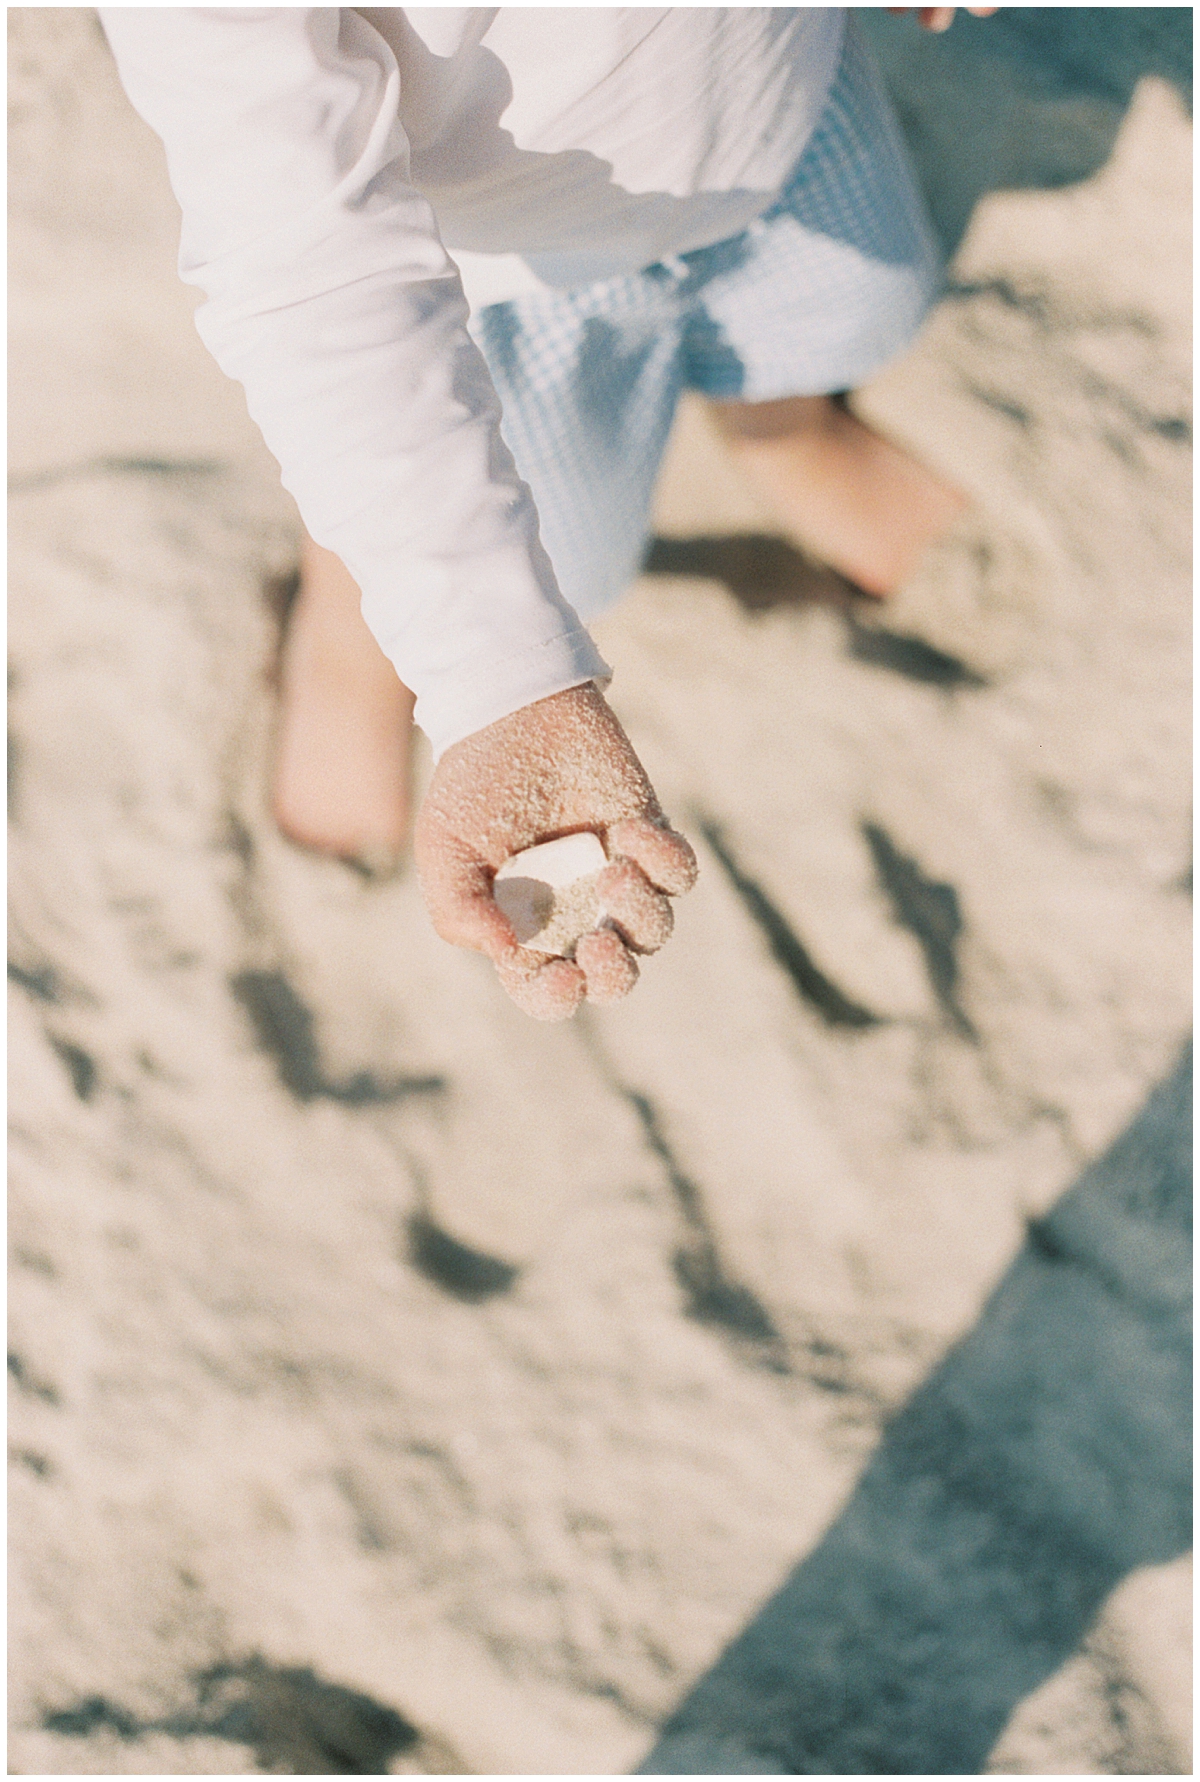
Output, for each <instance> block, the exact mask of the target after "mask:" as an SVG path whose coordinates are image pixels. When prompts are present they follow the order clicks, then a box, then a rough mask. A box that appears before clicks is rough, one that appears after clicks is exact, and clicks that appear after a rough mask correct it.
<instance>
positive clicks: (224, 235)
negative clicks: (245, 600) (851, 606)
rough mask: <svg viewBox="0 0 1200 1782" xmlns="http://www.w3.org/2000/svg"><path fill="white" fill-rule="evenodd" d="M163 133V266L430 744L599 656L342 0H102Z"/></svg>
mask: <svg viewBox="0 0 1200 1782" xmlns="http://www.w3.org/2000/svg"><path fill="white" fill-rule="evenodd" d="M101 19H102V22H103V25H104V29H105V32H106V34H107V37H108V40H109V43H110V44H111V46H112V50H113V53H114V56H115V58H116V62H117V67H118V71H119V73H120V76H121V79H122V82H123V84H124V86H125V89H126V92H127V93H128V95H129V97H130V99H131V101H132V103H133V105H134V107H135V108H136V110H137V111H138V112H139V113H140V114H141V116H142V117H143V118H144V119H145V120H146V122H147V123H148V124H149V125H150V126H151V128H152V129H154V130H155V131H156V132H157V133H158V135H159V136H160V137H161V138H162V139H163V142H164V145H165V147H166V151H167V163H168V169H169V172H170V177H171V183H172V186H173V188H174V191H175V195H176V197H177V199H178V201H179V204H180V207H181V209H182V212H183V231H182V238H181V245H180V257H179V270H180V274H181V276H182V277H183V278H184V279H185V280H187V281H188V282H189V283H193V284H196V285H199V286H200V287H201V289H202V290H203V291H204V293H205V296H206V298H207V301H206V302H205V303H204V304H202V305H201V307H200V309H199V310H198V311H197V317H196V323H197V327H198V329H199V332H200V335H201V338H202V339H203V341H204V342H205V344H206V346H207V347H208V348H209V350H210V351H211V352H212V354H213V356H214V357H215V358H216V360H217V362H218V364H219V365H220V366H221V368H222V370H224V371H225V372H226V373H228V374H229V376H231V377H234V378H236V379H237V380H238V381H239V382H240V383H241V384H242V385H243V386H244V388H245V391H246V399H247V404H248V406H249V410H250V413H251V415H252V416H253V418H254V420H255V421H256V422H257V424H258V426H259V427H260V428H261V430H262V433H263V437H264V439H265V440H266V442H267V445H268V446H269V448H270V450H271V451H272V452H273V453H274V455H275V456H276V458H277V459H278V460H279V463H280V466H281V469H282V472H283V481H284V484H285V486H286V487H287V488H288V489H289V490H290V492H291V493H292V495H293V496H294V497H295V500H296V502H297V505H298V506H299V509H300V513H301V515H302V517H303V519H304V522H305V524H306V526H307V527H308V529H309V531H310V532H311V534H312V536H313V537H314V538H315V539H316V540H317V542H318V543H319V544H322V545H325V546H326V547H327V548H328V549H330V550H332V551H334V552H336V553H337V555H338V556H339V557H341V559H342V560H343V562H344V563H345V564H346V566H347V568H348V569H349V570H350V572H351V574H352V575H353V576H354V578H355V580H356V581H357V582H358V584H359V586H360V588H361V589H362V592H363V614H364V617H365V619H366V621H367V623H368V625H369V626H370V628H371V630H372V632H373V633H374V635H375V636H376V638H377V639H378V640H379V643H380V645H381V647H382V648H383V650H384V651H385V653H386V654H387V655H388V657H389V658H390V659H391V661H392V662H393V663H394V664H395V666H396V670H397V672H398V673H399V675H400V677H401V679H402V680H403V681H404V682H405V684H406V685H407V686H409V687H411V688H412V689H413V691H414V692H415V693H416V695H417V708H416V709H417V720H418V722H419V723H420V724H421V726H422V728H423V729H424V730H425V731H426V733H427V735H428V736H429V738H430V741H431V743H432V745H433V748H434V751H435V753H437V754H440V753H441V752H442V751H443V750H444V749H445V748H447V747H448V746H449V745H450V744H451V743H452V742H456V741H458V740H459V739H460V738H461V737H463V736H466V735H469V734H470V733H471V732H472V731H475V730H478V729H481V728H482V727H483V726H484V725H485V724H489V723H491V722H493V721H494V720H495V719H497V718H500V717H503V716H505V715H506V714H507V713H509V712H511V711H515V710H516V709H518V707H520V706H522V705H527V704H529V703H531V702H532V701H533V700H535V699H541V698H544V697H546V696H547V695H548V694H550V693H554V692H559V691H561V690H562V689H564V688H566V687H570V686H578V685H579V684H580V683H581V682H583V681H586V680H589V679H592V678H597V679H601V680H603V679H606V678H607V677H608V675H609V670H608V668H607V666H606V664H605V663H604V661H603V659H602V657H601V656H600V654H599V652H598V651H597V650H596V647H595V645H594V644H593V642H592V640H591V638H590V637H589V636H588V634H587V632H586V631H585V630H584V628H583V626H582V624H581V623H580V621H579V619H578V617H577V615H576V614H575V612H574V610H573V609H572V608H571V607H570V606H569V605H568V604H567V602H566V601H565V600H564V598H563V596H562V594H561V593H560V592H559V589H558V586H557V584H556V582H555V578H554V572H553V569H552V568H551V565H550V562H549V559H548V558H547V556H546V553H545V551H544V549H543V548H542V546H541V544H540V542H539V539H538V531H537V515H536V512H535V509H534V505H533V500H532V497H531V495H530V492H529V489H528V487H527V486H526V485H525V484H524V483H523V482H521V480H520V478H519V477H518V475H517V472H516V469H515V466H514V464H513V460H512V457H511V454H510V453H509V451H508V449H507V447H506V446H505V444H504V442H503V440H502V439H501V436H500V430H499V423H500V406H499V402H498V400H497V397H496V394H495V391H494V389H493V387H492V382H491V378H490V376H489V374H488V371H487V367H486V365H485V363H484V361H483V358H482V356H481V355H480V353H479V351H478V349H477V348H476V347H475V345H474V343H473V342H472V341H471V339H470V337H469V336H468V334H467V331H466V320H467V306H466V302H465V299H464V297H463V294H462V288H461V284H460V282H459V278H458V273H457V270H456V268H455V266H454V264H453V262H452V261H451V260H450V258H449V257H448V255H447V253H446V251H445V249H444V247H443V246H442V243H441V240H440V237H439V234H438V229H437V224H436V221H435V218H434V216H433V213H432V211H431V209H430V207H429V205H428V204H427V203H426V201H425V200H424V198H422V197H421V195H420V194H419V193H418V192H417V191H416V190H415V189H414V188H413V187H412V186H411V185H410V184H409V145H408V141H407V139H406V137H405V134H404V131H403V128H402V126H401V123H400V119H399V105H400V83H401V79H402V70H401V69H400V68H399V67H398V66H397V62H396V57H395V55H394V53H393V51H392V50H391V49H390V48H389V46H388V45H387V44H386V43H385V42H384V40H383V38H382V37H381V36H380V35H379V33H378V32H377V31H375V30H374V28H373V27H372V26H371V25H370V24H369V23H368V22H367V21H366V20H364V19H362V18H360V17H359V16H358V14H357V13H355V12H353V11H351V10H350V9H348V8H340V9H339V8H326V7H279V8H228V9H225V8H210V7H194V8H192V7H185V8H176V7H161V8H160V7H130V8H116V9H111V8H105V9H102V11H101Z"/></svg>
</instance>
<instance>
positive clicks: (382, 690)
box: [271, 537, 414, 872]
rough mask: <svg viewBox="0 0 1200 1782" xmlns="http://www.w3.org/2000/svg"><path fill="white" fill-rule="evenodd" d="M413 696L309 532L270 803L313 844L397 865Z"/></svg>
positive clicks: (355, 595)
mask: <svg viewBox="0 0 1200 1782" xmlns="http://www.w3.org/2000/svg"><path fill="white" fill-rule="evenodd" d="M413 703H414V701H413V695H412V694H411V693H410V692H409V690H408V688H407V687H405V686H404V685H403V684H402V682H401V681H400V679H399V678H398V676H397V674H396V671H395V669H394V668H393V667H392V665H391V663H390V662H389V661H388V659H387V657H386V656H385V655H384V654H383V651H382V650H381V649H380V648H379V645H378V644H377V643H376V642H375V639H374V638H373V637H372V636H371V633H370V632H369V631H368V630H367V627H366V624H365V622H364V620H363V616H362V613H361V611H360V609H359V591H358V587H357V585H356V583H355V582H354V580H353V578H352V577H351V575H350V573H349V571H348V570H347V569H346V568H345V567H344V565H343V564H342V562H341V561H340V559H339V558H337V557H335V556H334V555H333V553H332V551H326V550H323V549H322V547H321V546H320V545H316V544H314V543H313V542H312V540H311V539H310V538H307V537H306V538H305V541H304V547H303V553H302V556H301V566H300V588H299V592H298V593H297V595H296V599H295V603H294V605H293V607H292V610H291V613H290V615H289V618H288V623H287V630H286V632H285V635H284V640H283V647H282V650H281V652H280V661H279V733H278V740H277V744H276V759H275V777H274V785H273V788H272V799H271V806H272V810H273V813H274V816H275V821H276V822H277V823H278V825H279V827H280V829H281V830H282V831H283V833H284V834H285V835H286V836H288V837H290V839H291V840H292V841H295V842H300V843H301V844H302V845H303V846H304V847H308V848H316V849H319V850H320V851H321V852H322V853H325V854H336V855H339V856H340V857H342V858H343V859H347V860H352V861H354V862H355V863H356V864H359V865H361V866H364V867H366V868H367V869H368V870H370V871H372V872H381V871H388V870H390V869H392V868H394V866H395V864H396V861H397V859H398V858H399V856H400V853H401V850H402V848H403V846H404V840H405V834H406V832H407V829H408V816H409V749H410V739H411V733H412V713H413Z"/></svg>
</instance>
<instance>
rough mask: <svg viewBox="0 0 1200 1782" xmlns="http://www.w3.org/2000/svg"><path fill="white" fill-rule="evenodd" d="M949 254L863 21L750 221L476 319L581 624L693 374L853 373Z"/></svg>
mask: <svg viewBox="0 0 1200 1782" xmlns="http://www.w3.org/2000/svg"><path fill="white" fill-rule="evenodd" d="M939 270H940V269H939V261H938V254H937V250H936V248H935V246H934V241H933V236H932V233H931V231H930V228H929V225H928V223H927V221H926V218H925V213H924V209H923V206H922V203H921V199H920V197H919V195H918V193H917V189H916V186H915V183H914V181H913V178H912V174H911V172H910V169H909V165H908V160H907V156H906V154H905V151H904V147H903V145H902V143H901V140H900V136H899V132H898V130H897V128H896V125H895V122H894V120H893V117H892V113H891V108H890V106H889V104H888V101H887V98H886V95H885V94H884V92H883V89H882V87H881V85H880V81H879V77H878V75H877V73H876V71H875V68H874V66H873V63H872V62H871V59H870V54H869V51H868V50H867V48H866V46H865V44H864V43H863V41H862V39H861V37H860V36H859V34H858V31H857V29H856V27H855V25H854V21H853V19H852V18H848V19H847V23H846V38H845V44H844V47H843V50H842V56H841V62H840V65H839V68H838V73H837V76H836V78H835V80H834V84H833V87H832V89H831V91H830V95H829V99H828V101H827V103H826V106H825V109H824V111H823V112H822V114H821V118H820V120H819V122H818V124H817V127H816V129H815V131H814V133H813V135H812V137H811V138H810V139H809V142H808V145H807V147H806V148H805V150H804V153H803V154H802V156H801V157H800V160H799V162H798V163H797V165H796V168H795V170H794V172H793V173H792V175H791V176H790V178H789V180H788V182H787V184H786V186H785V187H784V189H783V191H782V192H781V194H780V196H779V197H778V199H777V200H776V201H775V203H774V204H773V205H772V206H771V208H770V209H769V210H768V211H766V212H765V213H764V214H763V215H762V216H761V217H758V218H756V220H755V221H754V222H753V223H751V225H750V227H749V228H748V229H746V230H744V231H743V232H742V234H740V235H736V236H733V237H732V238H731V239H730V240H728V241H721V242H718V243H716V245H715V246H713V247H707V248H700V249H698V250H697V251H696V252H694V253H689V254H680V255H678V256H676V257H675V258H673V259H671V260H668V261H664V262H661V263H659V264H657V265H654V266H648V267H646V268H645V269H644V271H642V272H638V273H634V274H632V275H631V276H628V277H620V278H613V279H605V280H603V281H601V282H600V283H598V284H593V285H587V286H584V287H583V288H581V289H578V290H573V291H561V292H560V291H547V292H541V291H539V292H535V293H533V294H531V295H529V296H525V297H518V298H514V299H513V300H512V301H510V302H508V303H494V304H490V305H488V306H487V307H486V308H484V309H481V310H480V311H479V313H478V315H476V316H475V317H473V318H472V321H471V332H472V333H473V335H474V337H475V339H476V341H477V342H478V344H479V346H480V348H481V350H482V352H483V355H484V357H485V359H486V360H487V363H488V367H489V369H490V371H491V374H492V379H493V382H494V383H495V386H496V389H497V392H498V394H499V396H500V402H501V406H502V409H503V420H502V423H501V429H502V432H503V434H504V437H505V439H506V441H507V443H508V446H509V449H510V450H511V451H512V454H513V456H514V458H515V459H516V463H517V469H518V470H519V472H520V474H521V475H522V477H523V478H524V479H525V481H526V482H527V483H528V484H529V485H530V488H531V489H532V491H533V496H534V500H535V502H536V503H537V509H538V514H539V518H540V521H541V536H542V542H543V544H544V545H545V547H546V549H547V551H548V552H549V555H550V560H551V562H552V563H553V564H554V568H555V571H556V573H557V575H558V579H559V585H560V586H561V588H562V591H563V593H564V594H565V595H566V597H567V599H568V600H569V601H570V602H571V604H572V605H573V606H574V607H575V609H576V611H577V612H578V613H579V615H580V617H581V618H582V619H584V620H585V621H586V620H588V619H592V618H595V617H596V615H597V614H598V613H600V612H602V611H603V610H604V609H605V608H606V607H607V606H609V605H610V604H611V603H612V601H613V600H615V599H616V598H617V596H618V595H619V594H621V593H622V592H623V590H624V589H625V588H626V587H627V586H628V584H629V583H630V581H631V580H632V579H633V577H634V576H635V575H636V574H637V571H638V567H639V564H640V562H641V558H642V554H643V551H644V548H645V539H646V532H647V527H648V521H649V512H650V499H651V495H652V492H653V488H654V480H655V476H656V474H657V471H658V466H659V462H660V460H661V458H662V455H663V451H664V449H665V447H666V443H667V435H668V433H669V432H670V428H671V421H672V418H673V416H674V412H675V405H676V403H677V401H678V399H679V395H680V392H681V391H683V390H685V389H690V390H699V391H702V392H703V393H704V394H705V395H706V396H710V397H714V398H716V399H718V400H722V399H724V400H728V399H733V400H741V401H746V402H766V401H771V400H774V399H776V398H778V397H783V396H804V395H817V394H826V393H829V392H832V391H838V390H849V389H853V388H854V387H855V385H856V384H859V383H861V382H862V381H863V380H864V379H865V378H866V377H868V376H869V375H870V374H871V372H873V371H875V370H876V369H878V367H879V366H881V365H883V364H885V363H886V361H887V360H888V359H890V358H892V357H893V356H894V355H895V354H896V353H897V352H898V351H899V350H900V349H901V348H902V347H903V346H905V345H906V344H907V343H908V341H909V340H910V339H911V338H912V336H913V334H914V333H915V332H916V329H917V327H918V326H919V324H920V322H921V320H922V318H923V317H924V315H925V312H926V310H927V309H928V307H929V304H930V302H931V301H932V299H933V296H934V293H935V291H936V288H937V284H938V278H939Z"/></svg>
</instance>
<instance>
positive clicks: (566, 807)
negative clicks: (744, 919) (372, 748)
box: [414, 683, 696, 1021]
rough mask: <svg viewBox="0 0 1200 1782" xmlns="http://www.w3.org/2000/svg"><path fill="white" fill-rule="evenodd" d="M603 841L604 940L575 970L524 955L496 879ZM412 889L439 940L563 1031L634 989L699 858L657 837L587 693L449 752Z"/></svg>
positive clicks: (645, 786) (421, 819)
mask: <svg viewBox="0 0 1200 1782" xmlns="http://www.w3.org/2000/svg"><path fill="white" fill-rule="evenodd" d="M580 829H591V830H594V831H595V832H596V833H597V834H598V835H599V836H600V838H601V840H602V841H603V843H604V845H605V851H606V853H607V854H608V857H609V862H610V864H609V866H608V867H607V868H606V869H605V871H604V873H603V874H602V876H601V879H600V885H599V888H600V892H601V895H602V897H603V900H604V906H605V908H606V910H607V911H608V914H609V917H610V919H611V921H612V922H613V923H615V925H616V926H615V928H609V927H605V928H602V929H598V930H596V932H595V933H593V934H588V935H585V936H584V937H583V939H582V940H581V941H580V942H579V944H578V946H577V948H576V952H575V959H574V961H571V960H567V959H554V958H550V957H549V956H548V955H547V954H545V953H537V952H533V951H530V950H529V949H527V948H525V947H522V946H521V945H520V943H519V942H518V940H517V938H516V935H515V934H514V932H513V929H512V927H511V925H510V923H509V922H508V919H507V918H506V917H505V916H504V915H502V914H501V912H500V910H499V909H498V907H497V905H496V903H495V901H494V899H493V897H492V880H493V878H494V876H495V873H496V871H497V869H498V868H499V867H500V866H502V865H503V864H504V862H505V860H507V859H508V858H509V856H510V855H512V854H517V853H520V851H521V850H522V849H523V848H529V847H533V846H535V845H536V844H537V843H538V842H543V841H549V840H552V839H553V838H554V837H556V836H559V835H565V834H569V833H570V832H571V831H573V830H580ZM414 848H415V852H416V858H417V870H418V872H419V874H420V879H421V889H422V890H423V892H424V894H425V902H426V904H427V906H428V909H429V914H430V916H431V918H432V920H433V925H434V927H435V928H436V929H437V932H438V933H439V934H440V935H441V937H442V939H443V940H448V941H452V942H454V944H455V945H457V946H460V947H473V948H474V949H475V950H476V951H477V952H480V953H486V954H487V956H488V958H489V959H491V960H492V962H493V964H494V965H495V967H496V970H497V972H498V974H499V977H500V982H501V983H502V984H503V985H504V988H505V989H506V990H507V991H508V993H509V995H510V996H511V997H512V999H513V1001H514V1002H516V1003H517V1004H518V1005H519V1006H520V1007H521V1008H523V1009H524V1010H525V1012H526V1014H529V1015H534V1016H536V1017H537V1018H538V1019H539V1020H542V1021H561V1020H563V1019H564V1018H565V1017H566V1016H568V1015H571V1014H573V1013H574V1011H575V1009H576V1008H577V1007H578V1005H579V1003H580V1002H581V1001H582V1000H583V998H584V997H585V996H587V997H590V998H591V1000H592V1001H593V1002H616V1001H617V1000H618V998H619V997H622V996H624V995H626V994H627V992H628V991H630V990H631V989H632V988H633V985H634V983H635V982H636V979H637V975H638V968H637V961H636V959H635V957H634V955H635V954H637V953H653V952H656V951H657V949H658V948H659V947H661V946H662V945H663V943H664V941H666V940H667V938H668V937H669V935H670V933H671V924H672V915H671V906H670V903H669V902H668V898H670V897H678V896H679V895H680V894H681V893H682V892H684V891H688V890H690V889H691V886H692V884H693V883H694V881H695V877H696V857H695V855H694V854H693V853H692V850H691V848H690V847H689V846H688V844H687V842H686V841H685V840H684V839H683V837H682V836H681V835H676V833H675V831H674V830H673V829H670V828H668V826H667V823H666V820H665V818H664V817H663V814H662V811H661V810H660V809H659V805H658V800H657V799H656V798H655V796H654V790H653V788H652V786H651V785H650V782H649V780H648V779H647V778H646V774H645V770H644V768H643V767H642V764H641V762H640V761H639V760H638V758H637V756H636V755H635V754H634V752H633V749H632V748H631V747H630V744H629V739H628V737H627V736H626V735H625V732H624V731H623V730H622V728H621V726H620V725H619V724H618V722H617V720H616V718H615V717H614V716H613V713H612V711H611V710H610V709H609V707H608V705H607V703H606V702H605V700H604V699H603V697H602V696H601V694H600V693H598V692H597V690H596V688H595V687H594V686H593V685H591V684H590V683H589V684H588V685H587V686H583V687H572V688H570V689H569V690H568V691H567V692H565V693H554V694H552V695H551V696H550V698H549V699H540V700H538V701H537V703H536V704H534V705H527V706H524V707H523V708H522V709H521V710H520V711H516V712H513V713H512V714H511V716H509V717H507V718H501V719H500V720H499V721H498V722H497V723H495V724H489V725H488V726H487V727H486V729H484V730H478V731H476V732H475V734H474V735H473V736H468V737H465V738H464V739H463V741H462V742H459V743H455V744H454V745H453V747H452V748H449V749H447V751H446V753H445V754H444V755H443V756H442V759H441V760H440V761H439V762H438V765H437V767H436V769H435V771H434V775H433V779H432V782H431V783H430V787H429V791H428V793H427V794H426V797H425V802H424V804H423V805H422V807H421V811H420V814H419V816H418V818H417V825H416V834H415V837H414Z"/></svg>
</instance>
